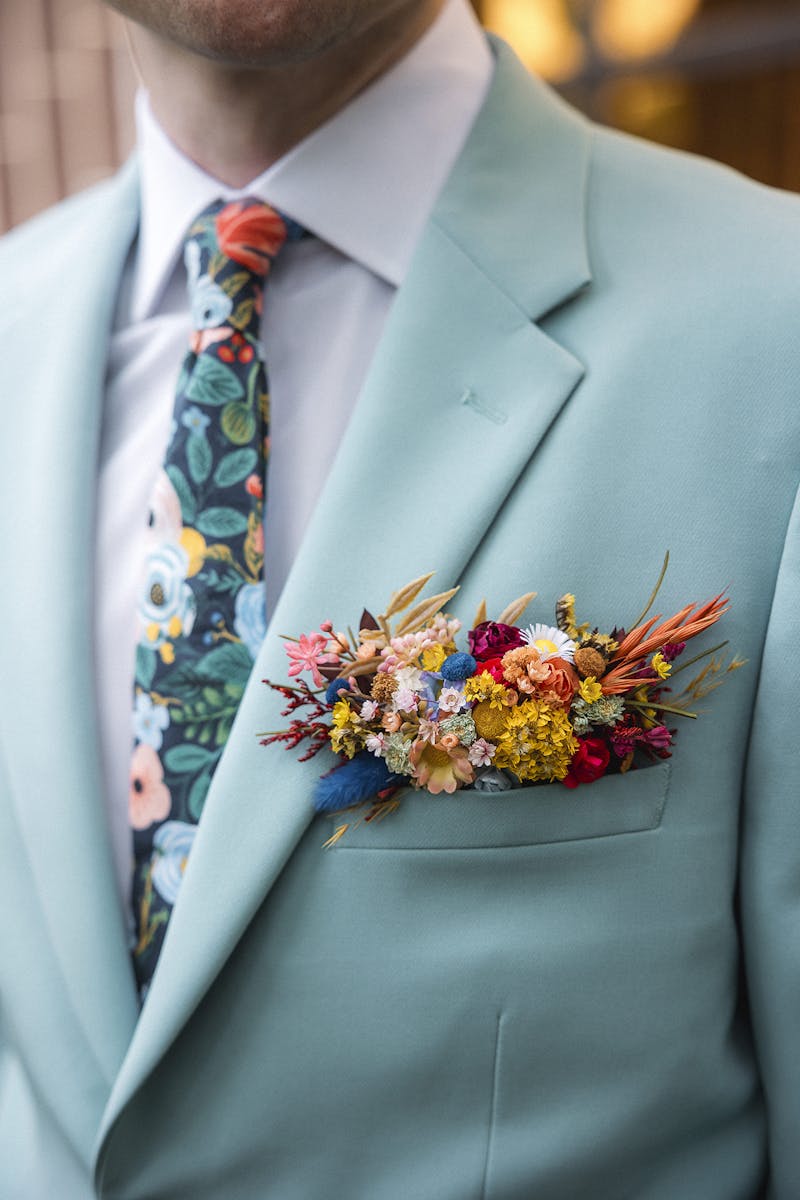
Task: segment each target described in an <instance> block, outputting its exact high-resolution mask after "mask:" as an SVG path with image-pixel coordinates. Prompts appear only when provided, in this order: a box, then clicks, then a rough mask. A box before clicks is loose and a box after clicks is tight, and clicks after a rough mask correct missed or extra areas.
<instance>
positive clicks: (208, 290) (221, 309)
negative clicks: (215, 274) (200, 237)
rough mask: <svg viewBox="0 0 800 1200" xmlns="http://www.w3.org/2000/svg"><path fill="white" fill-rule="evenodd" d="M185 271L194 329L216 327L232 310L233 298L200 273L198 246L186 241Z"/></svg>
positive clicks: (208, 277)
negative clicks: (187, 277) (187, 279)
mask: <svg viewBox="0 0 800 1200" xmlns="http://www.w3.org/2000/svg"><path fill="white" fill-rule="evenodd" d="M184 262H185V264H186V273H187V275H188V276H189V300H190V303H191V306H192V323H193V327H194V328H195V329H198V330H199V329H217V328H218V327H219V326H220V325H224V324H225V322H226V321H227V319H228V317H229V316H230V315H231V313H232V312H233V300H231V298H230V296H228V295H227V294H226V293H225V292H223V290H222V288H221V287H220V286H219V284H218V283H214V281H213V279H212V278H211V276H210V275H201V274H200V246H199V243H198V242H195V241H190V242H187V243H186V249H185V250H184Z"/></svg>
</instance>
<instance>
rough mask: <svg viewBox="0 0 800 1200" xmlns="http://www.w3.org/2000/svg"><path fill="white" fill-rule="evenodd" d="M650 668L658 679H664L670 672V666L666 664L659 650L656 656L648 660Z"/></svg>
mask: <svg viewBox="0 0 800 1200" xmlns="http://www.w3.org/2000/svg"><path fill="white" fill-rule="evenodd" d="M650 666H651V667H652V668H653V670H654V671H655V673H656V675H657V676H658V678H659V679H666V678H667V676H668V675H669V673H670V671H671V670H672V664H671V663H668V662H667V660H666V659H665V658H664V655H663V654H662V653H661V651H660V650H659V652H658V654H654V655H653V657H652V658H651V659H650Z"/></svg>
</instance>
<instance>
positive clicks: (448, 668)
mask: <svg viewBox="0 0 800 1200" xmlns="http://www.w3.org/2000/svg"><path fill="white" fill-rule="evenodd" d="M477 665H478V663H477V660H476V659H474V658H473V657H472V655H471V654H467V653H466V651H460V652H459V653H458V654H451V655H449V656H448V657H447V658H446V659H445V660H444V662H443V663H442V665H441V667H440V669H439V674H440V675H441V677H442V679H446V680H447V682H448V683H457V682H458V681H459V680H461V679H469V677H470V676H471V675H474V674H475V668H476V667H477Z"/></svg>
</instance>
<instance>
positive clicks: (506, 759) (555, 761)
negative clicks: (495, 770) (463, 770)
mask: <svg viewBox="0 0 800 1200" xmlns="http://www.w3.org/2000/svg"><path fill="white" fill-rule="evenodd" d="M473 715H474V714H473ZM476 724H477V722H476ZM577 749H578V743H577V741H576V739H575V737H574V735H573V732H572V726H571V725H570V723H569V717H568V715H567V713H566V711H565V710H564V709H563V708H562V707H561V706H560V705H552V704H546V703H544V702H543V701H540V700H535V699H532V700H526V701H524V702H523V703H522V704H518V705H516V706H515V707H514V708H511V709H508V710H507V717H506V729H505V732H504V733H503V734H502V735H501V737H500V738H499V740H498V743H497V753H496V755H495V758H494V765H495V766H496V767H499V768H501V769H502V768H505V769H507V770H511V771H513V772H514V774H515V775H517V776H518V777H519V778H520V779H523V780H530V781H532V782H535V781H538V780H547V779H563V778H564V776H565V775H566V773H567V771H568V770H569V764H570V762H571V761H572V758H573V756H574V755H575V753H576V751H577Z"/></svg>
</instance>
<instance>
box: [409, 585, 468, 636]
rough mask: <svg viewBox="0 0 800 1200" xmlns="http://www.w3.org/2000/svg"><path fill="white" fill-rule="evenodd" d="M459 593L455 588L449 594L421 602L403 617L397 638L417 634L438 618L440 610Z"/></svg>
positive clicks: (443, 593) (440, 594) (431, 597)
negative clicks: (424, 626)
mask: <svg viewBox="0 0 800 1200" xmlns="http://www.w3.org/2000/svg"><path fill="white" fill-rule="evenodd" d="M457 591H458V588H457V587H454V588H450V590H449V591H447V592H439V593H438V594H437V595H436V596H430V597H429V598H428V599H427V600H420V601H419V603H418V604H415V605H414V607H413V608H412V609H410V610H409V612H407V613H406V615H405V617H403V620H402V621H401V622H400V624H399V625H398V626H397V629H396V630H395V637H402V636H403V634H404V633H415V632H416V631H417V630H418V629H421V628H422V626H423V625H424V624H425V623H426V622H427V621H430V620H431V619H432V618H433V617H435V616H436V614H437V613H438V612H439V610H440V609H442V608H444V606H445V604H447V602H448V600H452V598H453V596H455V594H456V592H457Z"/></svg>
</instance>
